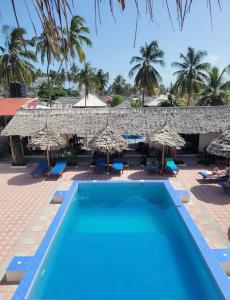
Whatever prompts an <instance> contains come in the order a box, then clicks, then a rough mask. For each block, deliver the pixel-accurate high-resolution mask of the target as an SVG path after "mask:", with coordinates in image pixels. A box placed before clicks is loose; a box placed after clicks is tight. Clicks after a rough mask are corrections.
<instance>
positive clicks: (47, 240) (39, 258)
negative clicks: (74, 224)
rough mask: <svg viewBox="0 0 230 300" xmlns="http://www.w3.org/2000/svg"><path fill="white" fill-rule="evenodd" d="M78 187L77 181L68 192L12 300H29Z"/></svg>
mask: <svg viewBox="0 0 230 300" xmlns="http://www.w3.org/2000/svg"><path fill="white" fill-rule="evenodd" d="M77 187H78V181H76V180H75V181H73V183H72V184H71V186H70V188H69V189H68V190H67V191H66V193H65V196H64V200H63V202H62V204H61V205H60V207H59V209H58V211H57V213H56V214H55V216H54V218H53V219H52V221H51V223H50V225H49V227H48V230H47V232H46V234H45V236H44V238H43V239H42V241H41V243H40V245H39V246H38V248H37V250H36V252H35V254H34V256H33V257H32V260H31V268H30V271H28V272H26V273H25V274H24V276H23V278H22V280H21V281H20V283H19V285H18V287H17V289H16V291H15V293H14V294H13V296H12V300H27V296H28V293H29V292H30V290H31V288H32V285H33V282H34V280H35V278H36V275H37V273H38V270H39V268H40V266H41V265H42V262H43V260H44V259H45V257H46V254H47V252H48V250H49V247H50V246H51V244H52V241H53V239H54V238H55V235H56V232H57V230H58V228H59V227H60V225H61V222H62V219H63V218H64V215H65V213H66V211H67V208H68V206H69V204H70V202H71V200H72V198H73V196H74V194H75V193H76V190H77Z"/></svg>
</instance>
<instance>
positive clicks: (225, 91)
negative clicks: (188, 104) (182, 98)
mask: <svg viewBox="0 0 230 300" xmlns="http://www.w3.org/2000/svg"><path fill="white" fill-rule="evenodd" d="M228 69H229V67H227V68H224V69H223V70H222V71H221V72H220V70H219V69H218V68H217V67H212V68H211V69H210V70H209V71H208V72H207V77H206V79H205V82H204V85H203V90H202V92H201V93H200V96H201V98H200V99H199V100H198V102H197V104H196V105H199V106H203V105H210V106H216V105H224V104H228V103H229V99H230V81H226V80H225V79H224V74H225V73H226V72H227V71H228Z"/></svg>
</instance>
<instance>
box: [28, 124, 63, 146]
mask: <svg viewBox="0 0 230 300" xmlns="http://www.w3.org/2000/svg"><path fill="white" fill-rule="evenodd" d="M64 144H66V140H65V139H64V138H63V137H62V136H61V135H59V134H56V133H54V132H52V131H51V130H49V129H47V128H44V129H43V130H41V131H39V132H37V133H35V134H34V135H33V136H32V137H31V139H30V140H29V143H28V146H29V147H54V146H60V145H64Z"/></svg>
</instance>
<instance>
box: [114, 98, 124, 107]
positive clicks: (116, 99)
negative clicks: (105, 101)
mask: <svg viewBox="0 0 230 300" xmlns="http://www.w3.org/2000/svg"><path fill="white" fill-rule="evenodd" d="M123 99H124V98H123V96H121V95H114V96H113V98H112V101H111V106H113V107H114V106H117V105H119V104H121V103H122V102H123Z"/></svg>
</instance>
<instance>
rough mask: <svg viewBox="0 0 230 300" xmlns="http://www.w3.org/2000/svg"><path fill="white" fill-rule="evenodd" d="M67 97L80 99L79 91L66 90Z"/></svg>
mask: <svg viewBox="0 0 230 300" xmlns="http://www.w3.org/2000/svg"><path fill="white" fill-rule="evenodd" d="M68 95H69V96H70V97H81V93H80V92H79V91H73V90H68Z"/></svg>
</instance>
